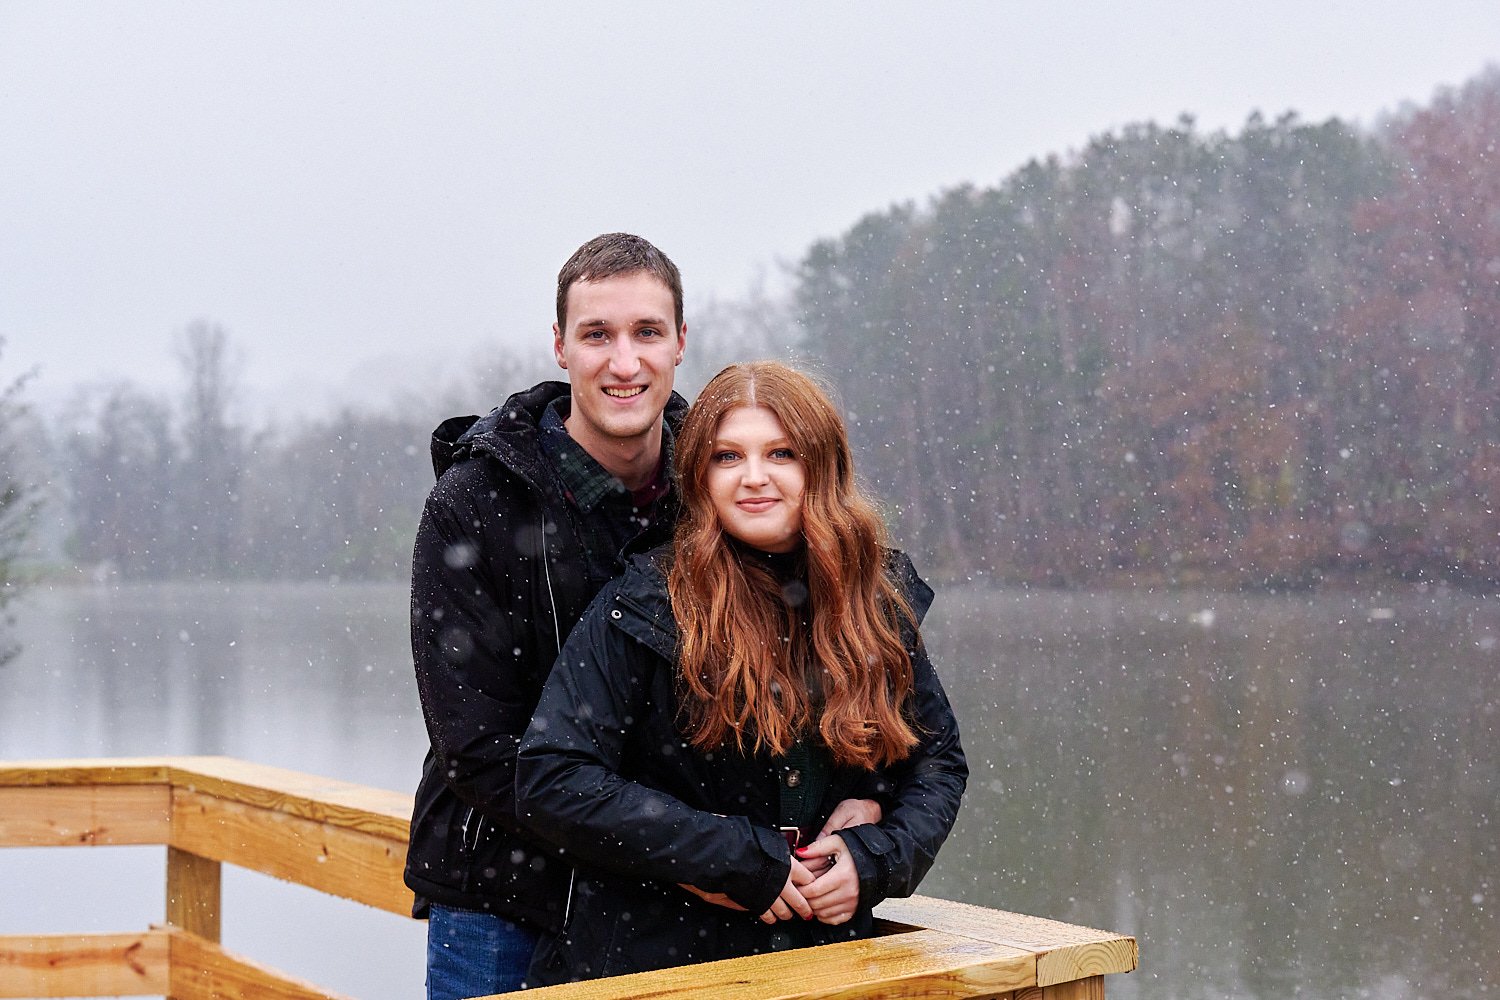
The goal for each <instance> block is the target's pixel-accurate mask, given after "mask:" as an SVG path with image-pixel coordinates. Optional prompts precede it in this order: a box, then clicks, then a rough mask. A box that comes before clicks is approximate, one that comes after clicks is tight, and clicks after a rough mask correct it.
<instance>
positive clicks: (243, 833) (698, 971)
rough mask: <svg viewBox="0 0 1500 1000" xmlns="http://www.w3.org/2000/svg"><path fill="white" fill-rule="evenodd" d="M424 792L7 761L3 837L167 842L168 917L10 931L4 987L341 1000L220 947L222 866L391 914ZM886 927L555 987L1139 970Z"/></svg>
mask: <svg viewBox="0 0 1500 1000" xmlns="http://www.w3.org/2000/svg"><path fill="white" fill-rule="evenodd" d="M410 814H411V798H410V796H406V795H400V794H397V793H395V792H387V791H382V790H380V789H375V788H367V787H364V786H361V785H352V784H349V783H347V782H342V781H334V780H331V779H327V778H318V777H314V776H312V775H306V774H300V773H297V772H295V771H286V770H282V769H280V768H271V767H264V766H261V765H256V764H249V763H245V762H244V761H238V760H232V759H229V758H222V757H153V758H142V759H111V760H78V761H33V762H15V763H5V762H0V847H66V846H74V847H76V846H93V845H104V844H165V845H166V847H167V866H166V920H165V923H163V924H162V925H160V926H155V927H152V928H150V929H149V930H146V931H141V932H135V933H121V934H83V935H78V934H39V935H21V936H0V997H63V996H126V995H137V996H138V995H156V996H168V997H172V998H174V1000H210V998H245V1000H250V998H255V1000H281V998H286V1000H335V997H336V995H335V994H332V993H329V992H327V991H326V990H323V989H321V988H319V987H317V986H314V985H313V984H311V983H307V982H303V981H301V980H298V979H295V978H293V977H290V976H287V975H285V974H283V973H281V972H278V971H276V970H274V969H271V968H268V967H266V966H264V965H261V964H259V963H257V962H254V961H251V960H249V959H246V958H241V957H239V956H236V955H232V954H230V953H229V952H226V951H225V950H224V949H223V948H221V947H220V946H219V911H220V890H219V884H220V866H221V865H222V864H223V863H224V862H229V863H230V864H235V865H239V866H241V867H244V868H248V869H252V870H254V871H258V872H262V873H264V874H267V875H273V876H275V877H277V878H280V879H285V880H287V881H289V882H295V883H298V884H300V885H304V886H308V887H310V888H313V889H317V890H320V891H322V892H326V893H330V894H332V895H335V896H341V897H343V898H346V899H352V900H356V901H358V902H361V903H365V904H368V905H370V906H374V907H376V908H378V909H381V910H388V911H390V912H392V913H399V914H403V915H405V914H409V913H410V912H411V902H412V898H411V893H410V891H408V890H407V889H406V887H405V886H404V885H403V884H402V882H401V867H402V863H403V860H404V858H405V854H406V839H407V829H408V817H409V816H410ZM877 915H878V916H879V917H880V918H881V920H882V931H883V936H880V937H876V938H873V939H870V940H866V941H853V942H848V943H846V944H836V945H827V946H825V947H822V948H817V949H805V950H802V951H790V952H780V953H777V954H774V955H760V956H756V957H753V958H741V959H733V960H730V961H726V962H710V963H706V964H703V965H696V966H683V967H680V968H675V969H665V970H662V971H660V972H650V973H642V974H640V975H634V976H620V977H617V978H613V979H601V980H595V981H593V982H589V983H575V984H572V985H568V986H554V987H550V988H548V989H545V990H535V991H532V992H530V993H527V994H525V995H526V996H528V997H536V998H539V1000H563V998H573V1000H582V998H589V1000H606V998H625V997H635V996H641V995H643V994H649V995H651V996H652V997H661V998H665V997H687V996H713V997H725V998H743V1000H751V998H755V1000H762V998H771V997H777V998H788V1000H789V998H794V997H795V998H814V997H818V998H832V997H862V996H880V997H899V996H926V997H954V998H957V997H1007V998H1012V1000H1100V998H1102V997H1103V996H1104V979H1103V977H1104V976H1105V975H1106V974H1108V973H1112V972H1128V971H1130V970H1132V969H1134V968H1135V966H1136V959H1137V955H1136V944H1135V940H1134V939H1133V938H1130V937H1125V936H1122V935H1119V934H1111V933H1109V932H1107V931H1096V930H1091V929H1089V928H1085V927H1076V926H1073V925H1070V924H1062V923H1058V922H1056V921H1052V920H1043V919H1040V918H1037V917H1028V916H1023V915H1020V914H1014V913H1005V912H1002V911H998V910H989V909H985V908H983V907H978V906H968V905H965V904H962V903H950V902H945V901H943V900H937V899H928V898H924V897H920V896H917V897H913V898H912V899H906V900H890V901H888V902H886V903H884V904H882V905H881V906H880V908H879V909H878V910H877Z"/></svg>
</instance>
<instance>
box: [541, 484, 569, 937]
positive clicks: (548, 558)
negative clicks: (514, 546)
mask: <svg viewBox="0 0 1500 1000" xmlns="http://www.w3.org/2000/svg"><path fill="white" fill-rule="evenodd" d="M541 515H542V576H543V577H544V578H545V579H546V581H547V602H548V603H549V604H551V605H552V641H553V642H554V643H556V644H557V655H559V656H561V655H562V629H560V628H559V627H558V624H557V620H558V614H557V595H556V594H554V593H553V592H552V550H551V547H550V546H549V545H548V544H547V512H546V511H542V512H541ZM577 881H578V869H577V868H576V867H574V868H570V869H569V870H568V896H567V898H566V899H564V900H563V918H562V925H563V926H564V927H567V926H568V917H570V916H572V914H573V885H574V883H575V882H577Z"/></svg>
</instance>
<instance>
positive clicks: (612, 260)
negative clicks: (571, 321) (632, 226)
mask: <svg viewBox="0 0 1500 1000" xmlns="http://www.w3.org/2000/svg"><path fill="white" fill-rule="evenodd" d="M637 271H644V272H646V273H647V274H650V275H653V276H655V277H656V278H658V279H659V280H660V281H661V283H662V284H664V285H666V286H667V288H668V289H669V290H670V291H671V292H672V305H673V307H674V308H675V310H676V312H677V316H676V319H677V330H674V331H673V332H674V333H675V332H678V331H680V330H681V329H682V275H681V273H679V272H678V270H677V265H676V264H674V263H672V259H671V258H670V257H668V256H667V255H666V254H664V253H662V252H661V251H660V250H658V249H656V247H654V246H652V245H651V242H650V241H649V240H644V239H642V238H641V237H639V236H632V235H631V234H629V233H605V234H603V235H602V236H595V237H594V238H593V239H591V240H589V241H588V242H587V243H585V244H584V245H583V246H581V247H579V248H578V249H577V250H575V251H574V252H573V256H571V257H569V258H568V262H567V263H566V264H564V265H563V266H562V270H561V271H558V272H557V328H558V329H559V330H563V331H566V330H567V328H568V315H567V314H568V289H569V288H572V287H573V285H574V283H575V282H579V281H602V280H604V279H605V278H613V277H615V276H616V275H620V274H635V273H636V272H637Z"/></svg>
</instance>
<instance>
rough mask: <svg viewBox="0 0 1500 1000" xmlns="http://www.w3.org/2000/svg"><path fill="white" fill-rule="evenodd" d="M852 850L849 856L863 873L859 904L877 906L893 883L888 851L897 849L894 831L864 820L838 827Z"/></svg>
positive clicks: (861, 875) (859, 872)
mask: <svg viewBox="0 0 1500 1000" xmlns="http://www.w3.org/2000/svg"><path fill="white" fill-rule="evenodd" d="M838 834H839V836H840V837H842V838H844V846H845V847H846V848H848V850H849V860H850V861H852V862H854V870H855V871H856V872H857V873H858V874H859V905H860V906H862V907H863V906H874V905H875V904H876V903H879V902H881V901H882V900H884V899H885V897H886V891H887V889H886V887H887V886H888V885H889V884H890V861H889V859H888V858H886V855H887V854H889V853H890V852H891V851H893V850H895V849H896V842H895V841H894V840H892V839H891V837H890V834H888V833H886V832H885V831H884V830H882V829H881V828H880V827H878V826H876V825H875V824H873V823H861V824H860V825H859V826H850V827H846V828H844V829H842V830H840V831H838Z"/></svg>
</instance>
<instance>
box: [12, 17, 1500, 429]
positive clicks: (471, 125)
mask: <svg viewBox="0 0 1500 1000" xmlns="http://www.w3.org/2000/svg"><path fill="white" fill-rule="evenodd" d="M1495 61H1500V3H1496V2H1494V0H1485V2H1448V3H1443V2H1427V3H1418V2H1415V0H1405V2H1399V3H1397V2H1384V0H1365V2H1359V3H1325V4H1318V3H1311V2H1308V0H1287V2H1283V0H1260V2H1258V3H1255V4H1235V5H1229V4H1220V3H1203V2H1201V0H1200V2H1196V3H1188V2H1180V3H1177V2H1172V3H1169V2H1160V0H1144V2H1136V3H1131V4H1123V3H1104V2H1097V3H1050V4H1042V3H1039V2H1038V3H1034V4H1023V3H1002V2H993V3H977V2H976V3H941V2H924V3H889V2H861V3H817V4H807V5H797V6H793V5H780V4H778V5H772V4H753V5H751V4H741V5H734V6H731V5H728V4H718V5H709V4H685V3H684V4H665V3H654V4H653V3H645V4H643V3H632V4H625V3H620V2H618V0H616V2H613V3H609V4H595V3H568V4H556V5H553V4H533V5H526V6H524V7H523V6H521V5H519V4H516V5H506V4H500V3H486V4H477V3H474V4H466V3H440V4H429V3H422V4H417V3H408V4H395V3H387V2H360V3H303V2H296V3H265V2H255V3H249V2H245V3H201V2H194V3H158V2H140V0H138V2H131V3H102V2H100V3H87V4H82V3H59V2H53V0H45V2H33V0H0V337H4V338H5V340H6V344H5V347H4V349H3V353H0V384H3V382H4V381H5V380H6V377H7V376H8V375H11V374H14V373H16V372H18V371H20V370H23V369H28V368H33V367H35V368H38V369H39V370H40V374H39V377H38V378H37V380H36V381H35V382H34V383H33V385H32V388H31V390H30V392H31V395H32V397H33V398H34V399H36V400H38V401H40V402H42V403H44V404H49V403H55V401H57V400H61V399H63V398H65V397H66V395H67V393H68V392H70V391H71V389H72V387H73V386H75V385H77V384H80V383H98V382H100V381H101V380H106V379H111V378H121V377H124V378H130V379H133V380H136V381H138V382H141V383H143V384H145V385H148V386H151V387H155V388H166V387H170V386H172V385H173V384H175V380H176V378H177V374H176V367H175V362H174V361H173V353H172V344H173V338H174V336H175V335H176V334H177V333H178V332H179V331H181V330H182V328H183V327H184V326H186V324H187V323H188V322H189V321H190V320H192V319H195V318H198V317H205V318H209V319H212V320H214V321H217V322H219V323H221V324H223V325H224V326H225V327H226V328H227V329H228V330H229V331H230V333H231V334H232V336H233V337H234V339H235V340H236V341H237V343H238V344H239V345H240V348H241V352H242V355H243V358H244V378H245V382H246V388H247V389H248V390H249V393H248V395H250V396H251V397H252V399H253V400H254V402H252V404H251V406H250V408H251V409H252V410H254V411H257V412H264V411H265V410H266V409H267V408H268V404H267V402H266V401H267V400H270V399H276V400H284V401H285V405H288V406H290V407H293V408H296V409H300V410H303V411H306V410H308V409H320V408H321V407H322V406H323V405H326V403H327V401H328V400H331V399H339V400H347V399H351V398H354V397H356V396H357V395H359V394H364V395H366V396H367V397H368V398H369V399H370V400H371V401H372V402H376V403H379V402H383V401H384V400H385V399H387V398H388V397H389V396H390V395H391V394H392V393H393V392H395V391H398V390H400V389H402V388H411V389H418V388H421V387H422V386H424V385H426V384H428V383H429V382H430V381H432V380H434V379H436V377H437V376H438V375H439V374H440V373H445V372H446V373H452V372H456V371H461V370H462V369H463V368H464V367H465V366H467V365H472V364H474V363H475V359H476V358H478V357H480V356H482V353H483V352H484V351H485V350H486V349H488V348H490V347H492V346H494V345H502V344H513V345H516V346H517V347H521V348H522V349H525V350H535V351H537V352H540V353H542V354H545V353H546V352H547V351H548V349H549V345H548V338H549V327H550V324H551V321H552V294H553V282H554V280H555V278H556V274H557V269H558V267H559V266H560V265H561V264H562V262H563V260H564V259H566V257H567V256H568V254H569V253H571V252H572V250H573V249H574V248H575V247H576V246H577V245H578V244H579V243H581V242H582V241H583V240H585V239H587V238H588V237H590V236H593V235H594V234H596V233H599V232H605V231H610V230H617V229H623V230H628V231H632V232H638V233H640V234H642V235H644V236H647V237H648V238H650V239H652V240H653V241H655V242H656V243H657V244H658V245H660V246H661V247H662V248H663V249H664V250H666V251H667V253H669V254H670V255H671V256H672V257H673V258H674V259H675V260H676V261H677V263H678V265H679V266H680V267H681V268H682V270H683V273H684V278H685V282H686V284H687V288H688V300H689V301H688V323H689V327H690V331H691V326H692V321H693V317H692V308H693V304H694V302H695V301H699V302H701V301H703V300H704V298H706V297H708V296H710V295H712V296H717V297H720V298H734V297H738V296H740V295H742V294H743V293H744V292H745V290H746V289H747V288H748V286H749V285H750V284H751V282H752V281H754V280H755V279H756V276H757V275H773V276H774V275H775V274H776V267H777V262H778V261H784V260H787V261H789V260H795V259H796V258H798V257H799V256H800V255H801V254H802V252H803V251H805V250H806V248H807V247H808V245H809V244H810V243H811V242H812V241H814V240H816V239H818V238H822V237H831V236H837V235H839V234H840V233H842V232H844V231H845V230H846V229H848V228H849V227H850V226H851V225H852V224H853V223H854V222H855V221H857V220H858V218H859V217H860V216H861V215H863V214H864V213H866V212H870V211H875V210H879V209H882V208H884V207H886V206H888V205H889V204H891V203H892V202H899V201H906V200H913V199H914V200H917V201H918V202H924V201H925V200H926V199H927V198H928V197H929V196H931V195H934V194H936V193H937V192H939V191H941V190H943V189H945V188H948V187H951V186H953V185H956V184H959V183H963V182H973V183H975V184H979V185H987V184H993V183H994V182H996V181H998V180H999V179H1001V178H1002V177H1004V176H1005V175H1006V174H1008V173H1010V172H1011V171H1012V170H1014V169H1015V168H1016V167H1017V166H1019V165H1020V164H1022V163H1023V162H1025V161H1026V160H1027V159H1029V158H1031V157H1033V156H1045V155H1046V154H1048V153H1063V152H1066V151H1067V150H1070V149H1076V148H1078V147H1080V146H1081V145H1082V144H1084V143H1085V142H1087V140H1088V139H1089V137H1090V136H1092V135H1096V134H1098V133H1100V132H1103V131H1106V130H1109V129H1112V128H1117V127H1119V126H1122V125H1125V124H1129V123H1131V122H1138V121H1145V120H1156V121H1159V122H1169V121H1172V120H1175V119H1176V118H1177V116H1178V115H1179V114H1181V113H1183V112H1189V113H1191V114H1193V115H1195V116H1196V117H1197V119H1198V121H1199V123H1200V124H1201V125H1203V126H1206V127H1211V128H1219V127H1228V128H1231V129H1234V128H1237V127H1238V126H1239V125H1240V124H1241V123H1242V122H1243V121H1244V119H1245V116H1246V115H1247V114H1248V113H1249V112H1250V111H1252V110H1255V109H1260V110H1262V111H1263V112H1265V113H1266V114H1268V115H1275V114H1279V113H1280V112H1282V111H1284V110H1287V109H1295V110H1296V111H1297V112H1299V113H1300V114H1301V115H1302V116H1303V117H1304V118H1307V119H1311V120H1321V119H1323V118H1326V117H1328V116H1330V115H1339V116H1341V117H1344V118H1346V119H1352V120H1356V121H1360V122H1364V123H1366V124H1368V123H1370V122H1371V121H1373V120H1374V118H1375V117H1376V116H1377V115H1378V114H1379V113H1380V112H1381V111H1386V110H1392V109H1395V108H1397V107H1399V106H1400V105H1401V104H1402V103H1403V102H1411V101H1415V102H1419V103H1420V102H1425V101H1427V100H1429V99H1430V98H1431V96H1432V94H1433V92H1434V91H1435V90H1436V89H1437V88H1438V87H1440V86H1443V85H1452V84H1457V83H1461V82H1463V81H1464V80H1466V79H1467V78H1469V77H1471V76H1472V75H1474V74H1475V73H1477V72H1478V71H1479V70H1480V69H1481V68H1483V67H1484V66H1485V65H1486V63H1489V62H1495ZM690 336H691V334H690ZM488 402H489V401H476V402H475V405H476V406H477V405H482V404H485V403H488Z"/></svg>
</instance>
